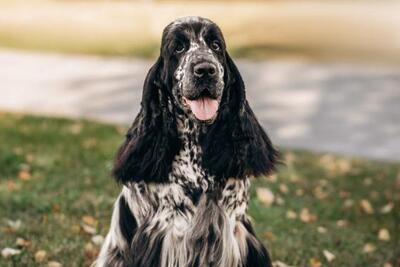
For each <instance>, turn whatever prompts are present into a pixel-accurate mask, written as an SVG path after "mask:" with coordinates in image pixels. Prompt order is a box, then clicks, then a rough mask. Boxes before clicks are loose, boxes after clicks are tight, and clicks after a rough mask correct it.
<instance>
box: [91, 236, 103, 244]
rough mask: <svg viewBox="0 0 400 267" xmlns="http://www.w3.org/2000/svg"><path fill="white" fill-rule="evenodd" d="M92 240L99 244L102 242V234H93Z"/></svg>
mask: <svg viewBox="0 0 400 267" xmlns="http://www.w3.org/2000/svg"><path fill="white" fill-rule="evenodd" d="M92 242H93V244H95V245H96V246H101V245H102V244H103V242H104V237H103V236H102V235H95V236H93V237H92Z"/></svg>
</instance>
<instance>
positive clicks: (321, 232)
mask: <svg viewBox="0 0 400 267" xmlns="http://www.w3.org/2000/svg"><path fill="white" fill-rule="evenodd" d="M317 231H318V233H320V234H326V233H327V232H328V230H326V228H325V227H322V226H318V228H317Z"/></svg>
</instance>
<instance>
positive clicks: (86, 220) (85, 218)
mask: <svg viewBox="0 0 400 267" xmlns="http://www.w3.org/2000/svg"><path fill="white" fill-rule="evenodd" d="M82 221H83V222H84V223H85V224H87V225H90V226H97V220H96V219H95V218H93V217H92V216H89V215H86V216H83V217H82Z"/></svg>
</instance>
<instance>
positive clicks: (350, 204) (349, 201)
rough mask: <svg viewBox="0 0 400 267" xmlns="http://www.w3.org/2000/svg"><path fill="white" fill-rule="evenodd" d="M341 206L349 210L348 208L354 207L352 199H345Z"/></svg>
mask: <svg viewBox="0 0 400 267" xmlns="http://www.w3.org/2000/svg"><path fill="white" fill-rule="evenodd" d="M343 206H344V207H345V208H346V209H349V208H351V207H353V206H354V201H353V200H352V199H346V200H345V201H344V203H343Z"/></svg>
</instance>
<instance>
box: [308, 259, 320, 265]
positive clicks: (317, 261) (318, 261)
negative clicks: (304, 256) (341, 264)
mask: <svg viewBox="0 0 400 267" xmlns="http://www.w3.org/2000/svg"><path fill="white" fill-rule="evenodd" d="M321 266H322V263H321V261H320V260H319V259H317V258H311V259H310V267H321Z"/></svg>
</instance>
